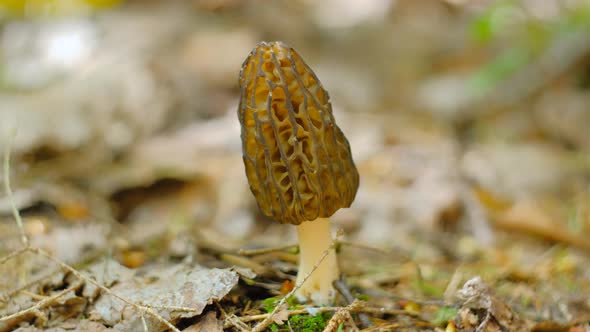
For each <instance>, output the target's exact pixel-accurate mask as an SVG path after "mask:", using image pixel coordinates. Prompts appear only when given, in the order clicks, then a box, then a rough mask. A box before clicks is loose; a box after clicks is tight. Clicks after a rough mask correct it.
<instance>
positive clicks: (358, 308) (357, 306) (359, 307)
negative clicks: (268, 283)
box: [223, 300, 420, 328]
mask: <svg viewBox="0 0 590 332" xmlns="http://www.w3.org/2000/svg"><path fill="white" fill-rule="evenodd" d="M343 308H349V309H348V311H350V312H351V313H367V314H372V315H375V316H382V315H393V316H401V315H403V316H410V317H414V318H420V316H419V315H418V314H417V313H415V312H411V311H406V310H403V309H389V308H373V307H367V306H365V305H364V302H362V301H360V300H355V301H354V302H353V303H352V304H351V305H350V306H349V307H314V308H305V309H296V310H289V311H288V314H289V317H291V316H295V315H310V310H311V311H313V313H314V314H322V313H326V312H336V311H338V310H339V309H343ZM271 315H272V313H269V314H259V315H251V316H242V317H238V318H239V320H240V322H243V323H248V322H252V321H256V320H263V319H267V318H269V317H270V316H271ZM231 326H232V324H229V323H225V325H224V326H223V327H224V328H229V327H231Z"/></svg>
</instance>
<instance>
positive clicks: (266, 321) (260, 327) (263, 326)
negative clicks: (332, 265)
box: [252, 230, 342, 332]
mask: <svg viewBox="0 0 590 332" xmlns="http://www.w3.org/2000/svg"><path fill="white" fill-rule="evenodd" d="M340 235H342V231H341V230H339V231H338V233H337V235H336V238H335V239H333V240H332V243H331V244H330V246H329V247H328V248H327V249H326V250H324V252H323V253H322V257H320V259H319V260H318V261H317V262H316V263H315V265H314V266H313V267H312V269H311V271H310V272H309V273H308V274H307V275H306V276H305V277H304V278H303V280H302V281H301V283H300V284H298V285H295V287H293V289H292V290H291V291H290V292H289V293H288V294H287V295H285V296H283V298H282V299H281V300H280V301H279V303H278V304H277V305H276V307H275V308H274V309H273V311H272V312H271V313H270V315H268V317H266V318H265V319H264V320H263V321H262V322H260V323H258V325H256V326H254V329H252V332H261V331H263V330H264V329H266V328H267V327H268V326H269V325H270V324H271V323H272V319H273V317H274V315H275V314H276V313H277V312H278V311H279V308H281V307H282V306H283V304H285V302H287V299H289V298H290V297H291V296H293V294H295V292H296V291H297V290H299V288H300V287H301V286H302V285H303V284H305V282H306V281H307V279H309V277H310V276H311V275H312V273H314V272H315V270H317V268H318V267H319V266H320V264H321V263H322V262H323V261H324V259H326V257H328V255H329V254H330V251H331V250H334V247H335V246H336V241H337V239H338V238H339V237H340Z"/></svg>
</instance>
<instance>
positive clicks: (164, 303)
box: [91, 265, 238, 331]
mask: <svg viewBox="0 0 590 332" xmlns="http://www.w3.org/2000/svg"><path fill="white" fill-rule="evenodd" d="M237 283H238V274H237V273H236V272H234V271H232V270H229V269H207V268H204V267H201V266H197V267H189V266H185V265H176V266H171V267H156V268H154V269H153V270H152V273H151V275H146V276H144V277H141V278H139V277H136V278H134V279H133V280H127V281H124V282H120V283H118V284H116V285H115V286H114V287H112V288H111V289H112V290H113V292H115V293H117V294H118V295H120V296H121V297H123V298H126V299H128V300H130V301H133V302H135V303H138V304H143V305H147V306H152V307H153V308H154V311H156V312H157V313H158V314H160V315H161V316H162V317H163V318H165V319H167V320H169V321H170V322H172V323H174V322H176V321H178V320H179V319H180V318H188V317H194V316H197V315H199V314H201V312H202V311H203V309H205V306H207V305H208V304H211V303H212V302H213V301H215V300H219V299H221V298H223V297H224V296H225V295H226V294H227V293H228V292H229V291H230V290H231V289H232V288H233V287H234V286H235V285H236V284H237ZM172 307H184V308H191V309H192V311H183V310H177V309H174V308H172ZM91 315H92V317H93V319H94V320H100V321H102V322H104V323H106V324H107V325H112V326H114V327H115V328H117V329H120V330H122V331H140V330H141V329H142V328H143V327H142V326H143V324H142V319H141V315H140V313H138V312H137V311H136V310H134V308H131V307H130V306H128V305H126V304H125V303H122V302H121V301H119V300H116V299H113V298H111V297H109V296H102V297H101V298H99V300H98V301H97V302H96V304H95V305H94V308H93V309H92V310H91ZM145 319H146V322H147V325H148V328H149V330H158V329H159V328H161V324H160V323H159V322H157V321H155V320H153V319H152V317H149V316H146V317H145Z"/></svg>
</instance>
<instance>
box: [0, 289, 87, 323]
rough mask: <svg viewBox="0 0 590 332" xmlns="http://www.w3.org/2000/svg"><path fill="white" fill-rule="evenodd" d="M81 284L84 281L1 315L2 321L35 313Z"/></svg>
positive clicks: (0, 319) (0, 320)
mask: <svg viewBox="0 0 590 332" xmlns="http://www.w3.org/2000/svg"><path fill="white" fill-rule="evenodd" d="M80 286H82V283H81V282H78V283H76V284H74V285H72V286H70V287H68V288H66V289H64V290H62V291H61V292H59V293H57V294H55V295H52V296H49V297H47V298H45V299H43V300H41V301H39V302H37V303H36V304H35V305H33V306H31V307H28V308H27V309H24V310H20V311H18V312H15V313H13V314H11V315H8V316H4V317H0V322H5V321H9V320H11V319H15V318H18V317H21V316H25V315H28V314H30V313H35V312H37V311H38V310H39V309H41V308H43V307H45V306H47V305H49V304H51V303H52V302H54V301H55V300H57V299H58V298H60V297H62V296H64V295H66V294H67V293H69V292H72V291H75V290H76V289H78V288H80Z"/></svg>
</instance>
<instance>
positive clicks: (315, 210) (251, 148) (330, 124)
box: [238, 42, 359, 304]
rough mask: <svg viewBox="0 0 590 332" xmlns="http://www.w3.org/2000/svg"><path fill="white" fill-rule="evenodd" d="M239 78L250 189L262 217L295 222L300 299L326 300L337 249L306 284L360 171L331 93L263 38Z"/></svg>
mask: <svg viewBox="0 0 590 332" xmlns="http://www.w3.org/2000/svg"><path fill="white" fill-rule="evenodd" d="M239 82H240V89H241V95H240V104H239V110H238V117H239V120H240V125H241V127H242V150H243V155H244V156H243V159H244V165H245V167H246V175H247V177H248V182H249V184H250V189H251V191H252V193H253V194H254V196H255V197H256V201H257V203H258V206H259V208H260V210H262V212H263V213H264V214H265V215H267V216H269V217H273V218H274V219H276V220H277V221H279V222H281V223H288V224H293V225H297V232H298V237H299V248H300V262H299V272H298V275H297V285H298V286H300V288H299V290H298V292H297V293H296V295H297V297H298V298H299V299H300V300H307V299H311V300H312V301H313V302H314V303H316V304H329V303H330V302H332V300H333V298H334V289H333V286H332V282H333V281H334V280H336V279H338V277H339V270H338V264H337V261H336V254H335V252H334V250H333V249H330V252H329V253H328V256H327V257H326V258H325V259H324V260H323V261H322V263H321V264H320V265H319V266H318V268H317V269H316V270H315V271H314V272H313V273H312V274H311V276H310V277H309V278H308V280H307V281H306V282H305V284H303V285H301V283H302V281H303V279H304V278H305V276H306V275H308V274H309V273H310V272H311V271H312V269H313V267H314V265H315V264H316V263H317V262H318V261H319V260H320V259H321V257H322V255H323V254H324V252H325V251H326V249H328V248H329V247H330V245H331V243H332V236H331V234H330V222H329V220H328V219H327V218H328V217H330V216H332V214H334V212H336V211H337V210H338V209H340V208H341V207H349V206H350V204H351V203H352V201H353V200H354V197H355V195H356V192H357V189H358V184H359V175H358V172H357V170H356V167H355V165H354V162H353V160H352V156H351V153H350V145H349V143H348V141H347V139H346V137H344V134H343V133H342V131H341V130H340V128H338V126H337V125H336V122H335V121H334V116H333V115H332V106H331V104H330V98H329V96H328V92H327V91H326V90H324V88H323V86H322V84H321V83H320V81H319V80H318V78H317V76H316V75H315V74H314V72H313V71H312V70H311V69H310V68H309V67H308V66H307V64H305V62H303V60H302V59H301V56H299V54H298V53H297V52H295V51H294V50H293V49H292V48H290V47H289V46H287V45H285V44H284V43H282V42H270V43H266V42H261V43H259V44H258V45H257V46H256V47H255V48H254V50H253V51H252V52H251V53H250V54H249V55H248V57H247V58H246V61H244V64H243V65H242V69H241V71H240V78H239Z"/></svg>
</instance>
